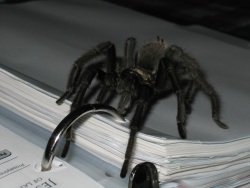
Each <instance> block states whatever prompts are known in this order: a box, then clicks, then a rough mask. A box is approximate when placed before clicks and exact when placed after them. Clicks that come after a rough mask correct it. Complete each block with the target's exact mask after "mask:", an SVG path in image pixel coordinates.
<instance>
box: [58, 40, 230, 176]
mask: <svg viewBox="0 0 250 188" xmlns="http://www.w3.org/2000/svg"><path fill="white" fill-rule="evenodd" d="M124 50H125V52H124V57H123V58H120V59H119V58H118V57H116V50H115V46H114V44H113V43H111V42H102V43H100V44H98V45H97V46H96V47H94V48H92V49H90V50H89V51H88V52H86V53H84V54H83V55H82V56H81V57H79V58H78V59H77V60H76V61H75V63H74V65H73V68H72V70H71V72H70V75H69V79H68V84H67V87H66V91H65V93H64V94H63V95H62V96H61V97H60V98H59V99H58V100H57V104H61V103H62V102H63V101H64V100H65V99H66V98H69V97H70V96H72V95H73V94H76V95H75V98H74V100H73V102H72V106H71V108H72V110H73V109H76V108H79V107H80V106H82V105H83V104H84V100H83V99H84V95H85V92H86V90H87V88H88V87H89V85H90V84H91V82H92V80H93V79H94V78H95V77H96V76H97V79H98V80H99V82H100V85H101V86H100V91H99V93H98V95H97V98H96V102H97V103H101V104H103V103H105V102H107V101H106V100H107V96H108V95H111V93H112V92H114V93H115V94H119V95H120V100H119V102H118V107H117V111H118V112H119V113H120V114H121V115H125V114H126V113H127V112H128V111H129V110H131V109H132V108H135V111H134V115H133V118H132V120H131V122H130V137H129V140H128V145H127V149H126V153H125V159H124V163H123V166H122V169H121V174H120V176H121V177H122V178H124V177H125V176H126V173H127V170H128V166H129V161H130V159H131V155H132V150H133V145H134V142H135V136H136V134H137V132H138V131H140V130H141V128H142V120H143V119H144V118H145V115H146V112H147V110H148V109H149V107H150V105H152V101H153V99H157V97H159V96H161V95H164V94H165V93H169V92H170V93H171V92H173V93H175V94H176V97H177V116H176V119H177V127H178V132H179V135H180V137H181V138H183V139H185V138H186V129H185V120H186V114H189V113H191V103H192V101H193V98H194V96H195V94H196V91H197V90H198V89H200V90H202V91H203V92H204V93H205V94H206V95H207V96H208V98H209V99H210V102H211V106H212V118H213V120H214V121H215V123H216V124H217V125H218V126H219V127H221V128H224V129H226V128H228V126H227V125H226V124H224V123H223V122H221V121H220V118H219V99H218V96H217V94H216V92H215V90H214V89H213V87H212V85H210V84H209V83H208V82H207V80H206V79H205V76H204V74H203V73H202V71H201V70H200V68H199V66H198V64H197V61H196V60H195V59H194V58H193V57H191V56H190V55H189V54H188V53H186V52H184V50H183V49H182V48H180V47H179V46H177V45H170V44H169V43H167V42H166V41H164V40H163V39H160V38H159V37H157V39H156V40H154V41H151V42H147V43H145V44H144V45H143V46H142V47H141V48H140V49H139V50H138V51H136V39H135V38H133V37H130V38H128V39H127V40H126V43H125V49H124ZM99 56H104V57H105V63H103V65H105V66H106V71H104V69H103V68H101V66H99V64H97V62H94V63H92V64H91V65H90V66H86V64H87V63H88V62H89V61H90V60H92V59H94V58H96V57H99Z"/></svg>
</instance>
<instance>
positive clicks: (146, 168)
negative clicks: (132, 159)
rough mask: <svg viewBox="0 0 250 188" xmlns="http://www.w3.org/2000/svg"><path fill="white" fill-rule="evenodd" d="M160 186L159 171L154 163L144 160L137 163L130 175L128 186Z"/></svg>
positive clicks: (157, 187) (151, 187) (145, 187)
mask: <svg viewBox="0 0 250 188" xmlns="http://www.w3.org/2000/svg"><path fill="white" fill-rule="evenodd" d="M139 187H143V188H159V181H158V172H157V168H156V167H155V165H154V164H153V163H150V162H144V163H140V164H138V165H136V166H135V167H134V168H133V170H132V172H131V174H130V177H129V186H128V188H139Z"/></svg>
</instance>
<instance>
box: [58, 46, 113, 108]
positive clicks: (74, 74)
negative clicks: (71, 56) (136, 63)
mask: <svg viewBox="0 0 250 188" xmlns="http://www.w3.org/2000/svg"><path fill="white" fill-rule="evenodd" d="M100 55H105V56H106V57H107V59H108V60H109V62H110V63H109V67H108V69H110V70H114V69H115V62H116V59H115V58H116V54H115V47H114V44H113V43H111V42H102V43H100V44H98V45H97V46H96V47H95V48H92V49H91V50H89V51H88V52H86V53H85V54H83V55H82V56H81V57H80V58H78V59H77V60H76V61H75V63H74V65H73V67H72V70H71V72H70V75H69V79H68V84H67V87H66V91H65V93H64V94H63V95H62V96H61V97H60V98H59V99H58V100H57V101H56V103H57V104H61V103H62V102H63V101H64V100H65V99H67V98H68V97H70V96H71V95H72V94H74V93H75V92H76V89H77V87H78V84H79V78H80V75H81V72H82V69H83V67H84V65H85V64H86V63H87V62H88V61H90V60H91V59H93V58H95V57H98V56H100ZM108 71H109V70H108Z"/></svg>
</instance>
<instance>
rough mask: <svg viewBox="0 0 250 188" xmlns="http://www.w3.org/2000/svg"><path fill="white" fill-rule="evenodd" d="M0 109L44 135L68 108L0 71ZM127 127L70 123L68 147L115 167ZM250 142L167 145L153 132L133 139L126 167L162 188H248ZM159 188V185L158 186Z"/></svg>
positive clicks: (109, 122) (105, 120)
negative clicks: (149, 170) (142, 169)
mask: <svg viewBox="0 0 250 188" xmlns="http://www.w3.org/2000/svg"><path fill="white" fill-rule="evenodd" d="M0 80H1V82H0V105H1V106H3V107H5V108H7V109H9V110H11V111H13V112H14V113H16V114H18V115H20V116H22V117H24V118H26V119H28V120H29V121H31V122H34V123H35V124H37V125H39V126H42V127H43V128H45V129H48V130H50V131H53V130H54V129H55V127H56V126H57V125H58V124H59V122H60V121H61V120H62V119H63V118H64V117H65V116H66V115H67V114H68V113H69V111H70V102H69V101H66V102H65V103H64V104H62V105H61V106H58V105H56V103H55V101H56V99H58V96H56V95H53V94H52V93H49V92H47V91H45V90H43V89H41V88H38V87H37V86H35V85H33V84H31V83H29V82H27V81H24V80H23V79H20V78H19V77H17V76H15V75H13V74H11V73H9V72H7V71H6V70H4V69H0ZM128 123H129V122H127V123H125V124H121V123H118V122H115V120H113V119H112V118H111V117H110V116H100V115H93V116H91V117H90V118H88V119H87V121H82V122H78V123H76V124H77V125H76V126H75V136H74V142H75V143H76V144H77V145H79V146H80V147H82V148H83V149H85V150H87V151H89V152H90V153H92V154H94V155H96V156H98V157H99V158H100V159H101V160H104V161H106V162H109V163H111V164H113V165H115V166H117V167H119V168H120V167H121V166H122V163H123V160H124V153H125V150H126V146H127V141H128V136H129V129H128V128H127V125H128ZM249 143H250V136H249V137H244V138H239V139H236V140H230V141H221V142H201V141H189V140H180V139H173V138H170V137H169V136H167V135H163V134H160V133H157V132H155V131H153V130H143V132H142V133H139V134H138V135H137V139H136V146H135V148H134V155H133V158H132V167H133V166H135V165H136V164H138V163H140V162H144V161H149V162H153V163H154V164H155V165H156V166H157V169H158V171H159V178H160V181H161V182H175V184H174V185H173V184H172V183H167V184H164V187H171V185H173V186H172V187H175V186H178V185H180V184H181V185H183V186H187V187H193V186H196V185H198V186H197V187H216V186H217V187H218V186H220V185H222V184H223V187H237V186H239V185H246V184H248V183H249V182H250V180H249V176H250V166H249V164H250V163H249V161H250V145H249ZM162 186H163V185H162Z"/></svg>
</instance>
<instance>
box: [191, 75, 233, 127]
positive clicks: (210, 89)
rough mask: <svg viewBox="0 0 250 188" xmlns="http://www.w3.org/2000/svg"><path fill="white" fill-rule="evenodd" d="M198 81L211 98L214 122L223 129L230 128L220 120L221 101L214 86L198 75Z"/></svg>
mask: <svg viewBox="0 0 250 188" xmlns="http://www.w3.org/2000/svg"><path fill="white" fill-rule="evenodd" d="M196 82H197V83H198V84H199V85H200V87H201V89H202V90H203V91H204V93H205V94H207V95H208V97H209V98H210V102H211V106H212V118H213V120H214V122H215V123H216V124H217V125H218V126H219V127H221V128H223V129H228V128H229V127H228V126H227V125H226V124H225V123H223V122H221V121H220V116H219V111H220V105H219V104H220V103H219V97H218V96H217V94H216V92H215V91H214V89H213V87H212V86H211V85H210V84H209V83H208V82H207V81H206V80H205V79H203V78H202V77H197V79H196Z"/></svg>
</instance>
